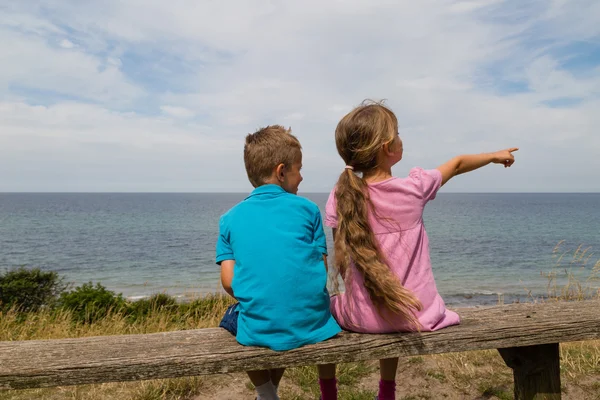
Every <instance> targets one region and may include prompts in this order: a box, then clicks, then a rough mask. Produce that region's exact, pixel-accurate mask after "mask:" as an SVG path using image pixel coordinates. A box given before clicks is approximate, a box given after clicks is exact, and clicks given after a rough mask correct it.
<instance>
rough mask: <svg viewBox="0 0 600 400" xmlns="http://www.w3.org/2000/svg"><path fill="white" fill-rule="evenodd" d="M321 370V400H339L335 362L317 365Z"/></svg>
mask: <svg viewBox="0 0 600 400" xmlns="http://www.w3.org/2000/svg"><path fill="white" fill-rule="evenodd" d="M317 370H318V371H319V387H320V388H321V400H337V380H336V379H335V364H322V365H317Z"/></svg>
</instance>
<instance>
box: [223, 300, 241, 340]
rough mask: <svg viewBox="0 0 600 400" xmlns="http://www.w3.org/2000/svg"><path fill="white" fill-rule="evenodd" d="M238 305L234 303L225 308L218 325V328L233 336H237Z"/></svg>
mask: <svg viewBox="0 0 600 400" xmlns="http://www.w3.org/2000/svg"><path fill="white" fill-rule="evenodd" d="M239 305H240V303H235V304H233V305H231V306H229V307H228V308H227V311H225V315H223V319H222V320H221V323H220V324H219V327H221V328H223V329H225V330H226V331H227V332H229V333H231V334H232V335H233V336H236V335H237V321H238V314H239V311H238V306H239Z"/></svg>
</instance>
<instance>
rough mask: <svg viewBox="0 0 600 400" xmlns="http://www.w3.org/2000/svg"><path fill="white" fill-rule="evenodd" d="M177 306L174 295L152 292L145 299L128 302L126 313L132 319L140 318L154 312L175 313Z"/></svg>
mask: <svg viewBox="0 0 600 400" xmlns="http://www.w3.org/2000/svg"><path fill="white" fill-rule="evenodd" d="M178 310H179V306H178V304H177V301H176V300H175V298H174V297H171V296H169V295H168V294H165V293H157V294H153V295H152V296H150V297H149V298H147V299H141V300H137V301H134V302H131V303H129V305H128V310H127V313H128V314H129V315H130V317H131V319H133V320H138V321H139V320H141V319H143V318H145V317H147V316H148V315H150V314H152V313H154V312H172V313H176V312H177V311H178Z"/></svg>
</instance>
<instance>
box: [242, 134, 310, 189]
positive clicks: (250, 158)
mask: <svg viewBox="0 0 600 400" xmlns="http://www.w3.org/2000/svg"><path fill="white" fill-rule="evenodd" d="M291 132H292V130H291V128H290V129H285V128H284V127H283V126H280V125H270V126H267V127H266V128H261V129H259V130H258V131H256V132H254V133H251V134H249V135H248V136H246V144H245V146H244V164H245V165H246V173H247V174H248V179H249V180H250V183H251V184H252V186H254V187H259V186H262V185H264V184H265V181H266V180H267V179H269V178H270V177H271V175H272V174H273V170H274V169H275V168H277V166H278V165H279V164H283V165H285V166H286V168H291V166H292V164H294V163H295V162H298V161H299V160H300V159H301V157H302V146H300V142H299V141H298V139H297V138H296V137H295V136H294V135H292V134H291Z"/></svg>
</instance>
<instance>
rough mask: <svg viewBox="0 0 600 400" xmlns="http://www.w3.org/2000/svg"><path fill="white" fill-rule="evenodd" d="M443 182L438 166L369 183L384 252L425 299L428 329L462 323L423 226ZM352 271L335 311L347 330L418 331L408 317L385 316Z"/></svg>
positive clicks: (332, 220) (330, 213) (333, 217)
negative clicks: (438, 276) (443, 289)
mask: <svg viewBox="0 0 600 400" xmlns="http://www.w3.org/2000/svg"><path fill="white" fill-rule="evenodd" d="M441 183H442V174H441V173H440V172H439V171H438V170H435V169H434V170H423V169H421V168H413V169H412V170H411V171H410V173H409V175H408V177H407V178H390V179H387V180H385V181H381V182H377V183H371V184H369V195H370V196H371V200H372V202H373V204H374V206H375V210H376V213H377V218H376V217H375V216H374V215H372V214H371V215H369V223H370V225H371V228H372V229H373V231H374V233H375V236H376V238H377V241H378V242H379V246H380V249H381V251H382V252H383V253H384V254H385V256H386V257H387V261H388V264H389V266H390V268H391V269H392V271H393V272H394V274H395V275H396V276H397V277H398V278H399V279H400V281H401V282H402V284H403V285H404V287H406V288H408V289H410V290H411V291H412V292H413V293H415V294H416V296H417V297H418V298H419V300H420V301H421V303H423V310H422V311H420V312H418V313H417V317H418V318H419V321H420V322H421V325H422V328H421V330H422V331H435V330H438V329H441V328H445V327H447V326H450V325H456V324H459V323H460V318H459V316H458V314H456V313H455V312H454V311H450V310H447V309H446V306H445V304H444V300H442V298H441V296H440V295H439V293H438V291H437V287H436V286H435V281H434V279H433V272H432V270H431V259H430V258H429V239H428V238H427V233H426V232H425V226H424V225H423V209H424V208H425V204H427V202H428V201H429V200H433V199H434V198H435V195H436V193H437V191H438V190H439V188H440V186H441ZM325 211H326V217H325V224H326V225H327V226H329V227H332V228H336V227H337V213H336V200H335V189H334V190H333V191H332V192H331V194H330V195H329V200H328V201H327V206H326V210H325ZM350 269H351V271H349V272H350V274H347V275H346V280H345V286H346V291H345V292H344V293H341V294H339V295H337V296H333V297H332V299H331V313H332V314H333V316H334V317H335V319H336V320H337V322H338V324H340V326H341V327H342V328H344V329H346V330H350V331H354V332H364V333H384V332H403V331H412V330H414V329H413V328H411V327H410V326H409V325H408V324H407V323H406V321H405V320H403V319H402V318H401V317H399V316H398V315H395V314H392V313H390V312H388V311H384V312H383V316H381V315H380V314H379V313H378V311H377V309H376V308H375V307H374V306H373V303H372V302H371V299H370V298H369V294H368V292H367V290H366V289H365V287H364V279H363V276H362V275H361V274H360V273H359V272H358V271H357V270H356V267H354V265H351V266H350Z"/></svg>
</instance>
